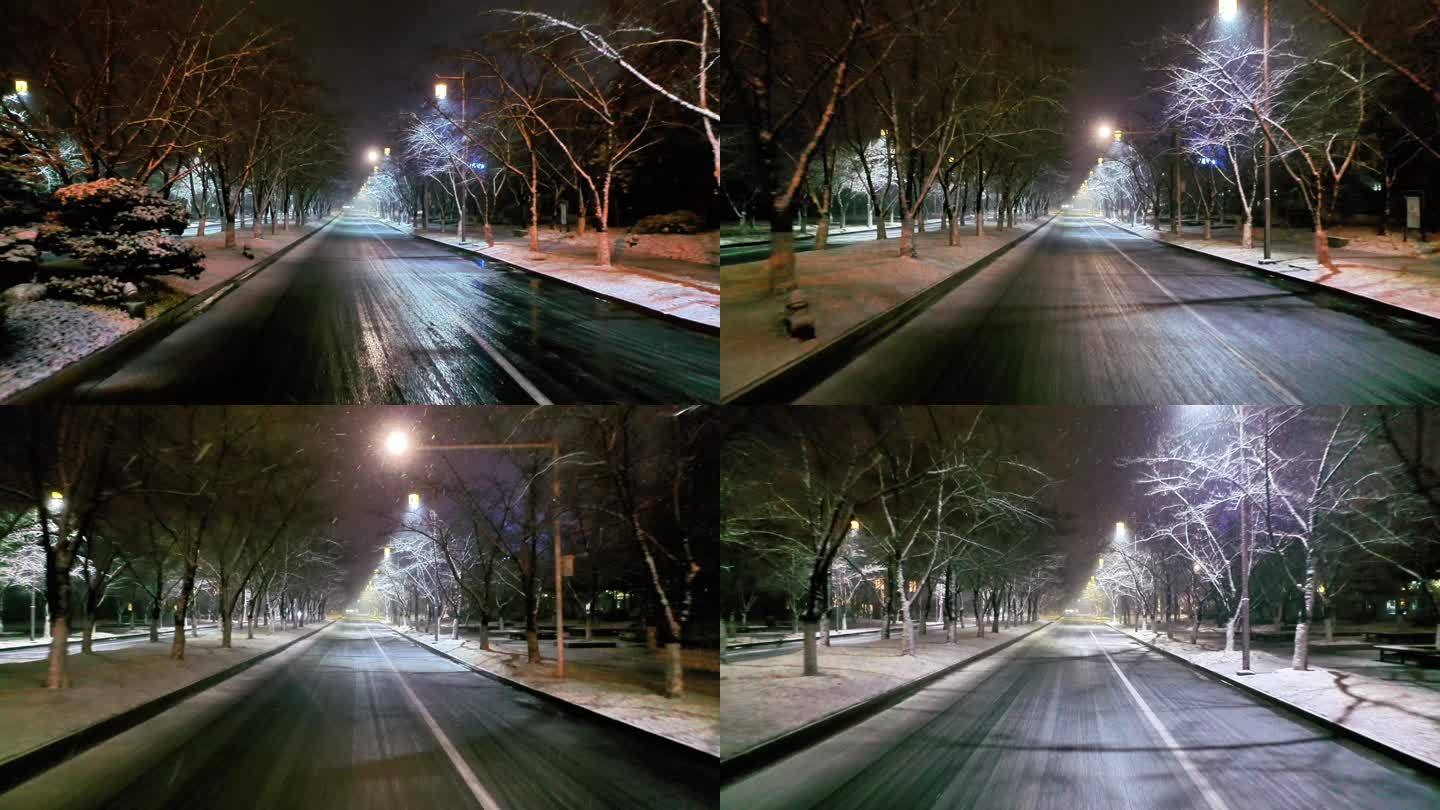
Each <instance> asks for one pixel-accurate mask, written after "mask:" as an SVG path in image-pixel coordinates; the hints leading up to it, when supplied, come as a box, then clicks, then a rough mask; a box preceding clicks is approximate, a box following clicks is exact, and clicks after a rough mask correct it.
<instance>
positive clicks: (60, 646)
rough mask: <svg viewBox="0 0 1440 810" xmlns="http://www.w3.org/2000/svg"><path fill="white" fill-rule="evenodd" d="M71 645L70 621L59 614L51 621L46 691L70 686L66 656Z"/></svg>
mask: <svg viewBox="0 0 1440 810" xmlns="http://www.w3.org/2000/svg"><path fill="white" fill-rule="evenodd" d="M67 576H68V574H67ZM69 644H70V620H69V619H68V618H66V616H65V614H63V613H58V612H57V614H56V615H55V618H54V619H52V620H51V621H50V653H49V656H48V658H49V668H48V669H47V670H46V673H45V688H46V689H64V688H66V687H68V686H70V678H69V676H68V675H67V674H66V672H65V654H66V652H67V650H66V647H68V646H69Z"/></svg>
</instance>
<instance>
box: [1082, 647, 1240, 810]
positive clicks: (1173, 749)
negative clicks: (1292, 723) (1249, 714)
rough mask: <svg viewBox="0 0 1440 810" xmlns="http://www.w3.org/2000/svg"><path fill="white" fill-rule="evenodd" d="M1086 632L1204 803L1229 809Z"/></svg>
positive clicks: (1215, 809) (1138, 693)
mask: <svg viewBox="0 0 1440 810" xmlns="http://www.w3.org/2000/svg"><path fill="white" fill-rule="evenodd" d="M1087 632H1089V633H1090V640H1091V641H1093V642H1095V647H1096V649H1098V650H1100V654H1101V655H1104V656H1105V660H1106V661H1109V662H1110V666H1111V667H1113V668H1114V670H1115V674H1116V675H1119V676H1120V681H1121V683H1124V684H1125V688H1126V689H1127V690H1129V692H1130V697H1131V698H1133V699H1134V700H1135V703H1136V704H1137V705H1138V706H1139V707H1140V713H1141V714H1143V715H1145V719H1146V720H1148V721H1149V722H1150V725H1151V727H1152V728H1154V729H1155V731H1156V733H1158V734H1159V735H1160V739H1162V740H1164V741H1165V745H1166V747H1167V748H1169V750H1170V753H1172V754H1174V755H1175V758H1176V759H1178V760H1180V765H1181V767H1183V768H1184V769H1185V773H1186V774H1187V775H1188V776H1189V777H1190V781H1191V782H1193V783H1195V787H1197V788H1199V789H1200V794H1201V795H1202V796H1204V797H1205V803H1206V804H1208V805H1210V807H1211V810H1229V805H1227V804H1225V800H1224V799H1222V798H1220V794H1219V793H1216V792H1215V788H1214V787H1212V786H1211V785H1210V781H1209V780H1207V779H1206V778H1205V775H1204V774H1203V773H1201V772H1200V769H1199V768H1196V767H1195V763H1194V762H1191V761H1190V757H1189V755H1188V754H1186V753H1185V749H1183V748H1181V747H1180V744H1179V743H1177V742H1176V741H1175V738H1174V737H1172V736H1170V730H1169V729H1167V728H1165V724H1164V723H1161V722H1160V718H1159V717H1157V716H1156V715H1155V711H1154V710H1153V709H1151V708H1150V704H1148V703H1146V702H1145V698H1143V697H1141V696H1140V692H1139V691H1138V690H1136V689H1135V685H1134V684H1132V683H1130V679H1129V678H1127V677H1125V672H1124V671H1123V670H1121V669H1120V665H1119V664H1117V663H1115V659H1114V658H1111V657H1110V652H1109V651H1108V650H1106V649H1105V647H1104V646H1102V645H1101V644H1100V639H1098V638H1096V637H1095V631H1094V630H1090V631H1087Z"/></svg>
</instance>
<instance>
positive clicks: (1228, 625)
mask: <svg viewBox="0 0 1440 810" xmlns="http://www.w3.org/2000/svg"><path fill="white" fill-rule="evenodd" d="M1239 618H1240V614H1239V613H1236V614H1235V615H1233V616H1231V617H1230V620H1229V621H1227V622H1225V652H1227V653H1233V652H1235V621H1236V620H1237V619H1239Z"/></svg>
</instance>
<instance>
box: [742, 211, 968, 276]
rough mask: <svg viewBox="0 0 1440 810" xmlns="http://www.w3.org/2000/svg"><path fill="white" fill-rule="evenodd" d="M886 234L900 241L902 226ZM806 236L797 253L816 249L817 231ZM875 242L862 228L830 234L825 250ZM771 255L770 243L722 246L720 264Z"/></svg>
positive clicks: (930, 224)
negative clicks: (815, 236)
mask: <svg viewBox="0 0 1440 810" xmlns="http://www.w3.org/2000/svg"><path fill="white" fill-rule="evenodd" d="M992 221H993V220H992ZM851 227H852V228H853V227H854V226H853V225H852V226H851ZM939 227H940V220H938V219H931V220H927V221H926V222H925V230H926V231H927V232H928V231H933V230H935V229H936V228H939ZM970 227H971V228H974V227H975V225H974V221H973V220H972V221H971V224H970ZM885 233H886V235H887V236H889V237H890V238H891V239H899V238H900V224H899V223H898V222H892V223H889V224H887V225H886V226H885ZM806 235H807V237H808V238H806V239H801V240H798V241H796V242H795V252H796V253H805V252H806V251H810V250H814V249H815V238H814V235H815V231H814V230H813V229H812V230H809V231H806ZM762 238H763V237H762ZM873 241H875V229H874V228H873V227H871V228H861V229H859V230H852V231H849V232H846V233H835V232H833V231H832V232H831V233H830V237H829V238H828V239H826V240H825V249H826V250H829V249H831V248H837V247H847V246H849V245H854V244H859V243H860V242H873ZM769 255H770V243H769V242H760V243H759V244H753V243H745V244H739V245H732V246H730V247H725V246H723V245H722V246H721V248H720V263H721V264H722V265H723V264H744V263H745V262H756V261H760V260H761V259H764V258H767V257H769Z"/></svg>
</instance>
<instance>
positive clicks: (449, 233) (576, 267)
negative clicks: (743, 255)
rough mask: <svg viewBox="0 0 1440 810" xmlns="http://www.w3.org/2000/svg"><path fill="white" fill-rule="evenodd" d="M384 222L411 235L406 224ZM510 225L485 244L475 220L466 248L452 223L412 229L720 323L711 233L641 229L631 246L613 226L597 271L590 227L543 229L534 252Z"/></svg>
mask: <svg viewBox="0 0 1440 810" xmlns="http://www.w3.org/2000/svg"><path fill="white" fill-rule="evenodd" d="M387 222H388V221H387ZM389 224H391V225H393V226H394V227H396V228H399V229H400V230H402V231H404V232H406V233H410V232H412V228H411V227H410V226H409V225H408V224H402V223H394V222H391V223H389ZM513 230H514V229H513V228H512V227H511V226H499V225H497V226H495V246H494V247H486V245H485V241H484V239H483V238H482V237H481V231H480V227H479V226H478V225H477V226H475V227H474V230H473V231H471V230H469V229H468V228H467V230H466V233H465V236H466V243H465V245H464V246H463V247H461V246H460V245H459V238H458V237H457V236H456V235H455V230H454V228H453V227H449V228H445V229H441V228H438V227H431V228H430V229H428V230H425V231H423V232H422V231H420V230H419V229H413V232H414V233H415V235H417V236H422V237H424V238H426V239H433V240H435V241H437V242H443V243H445V244H447V245H451V246H455V247H461V249H463V250H466V251H469V252H472V253H475V254H477V255H481V256H486V257H489V258H491V259H497V260H499V261H502V262H505V263H507V264H513V265H515V266H516V267H520V268H522V269H524V270H528V271H530V272H532V273H537V274H539V275H542V276H548V277H549V278H553V279H556V280H558V281H563V282H566V283H569V284H573V285H575V286H577V287H583V288H584V289H586V290H589V291H591V292H593V293H597V294H599V295H603V296H607V297H609V298H615V299H618V300H620V301H624V302H626V303H629V304H634V305H635V306H638V307H643V308H645V309H649V310H652V311H655V312H658V313H661V314H664V315H669V316H671V317H674V318H679V319H681V320H685V321H690V322H691V323H695V324H700V325H702V326H707V327H714V328H717V329H718V328H719V326H720V274H719V272H718V269H717V265H718V262H719V246H718V236H717V235H716V234H715V233H713V232H711V233H700V234H640V235H637V236H636V237H634V238H635V239H636V240H638V243H637V244H636V245H635V246H634V247H631V246H629V245H628V244H627V241H628V239H629V237H628V236H627V234H626V233H625V231H624V230H623V229H611V230H610V232H609V233H610V238H611V239H612V240H614V241H613V243H612V245H611V251H612V252H611V260H612V263H613V264H612V266H611V267H610V268H609V269H601V268H599V267H597V266H596V265H595V237H596V233H595V232H594V231H590V232H587V233H586V235H585V236H584V237H577V236H575V234H573V233H560V232H557V231H554V230H550V229H543V230H541V232H540V250H541V255H540V256H538V257H537V256H535V255H534V254H532V253H531V252H530V241H529V238H528V237H526V236H515V235H514V234H513Z"/></svg>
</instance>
